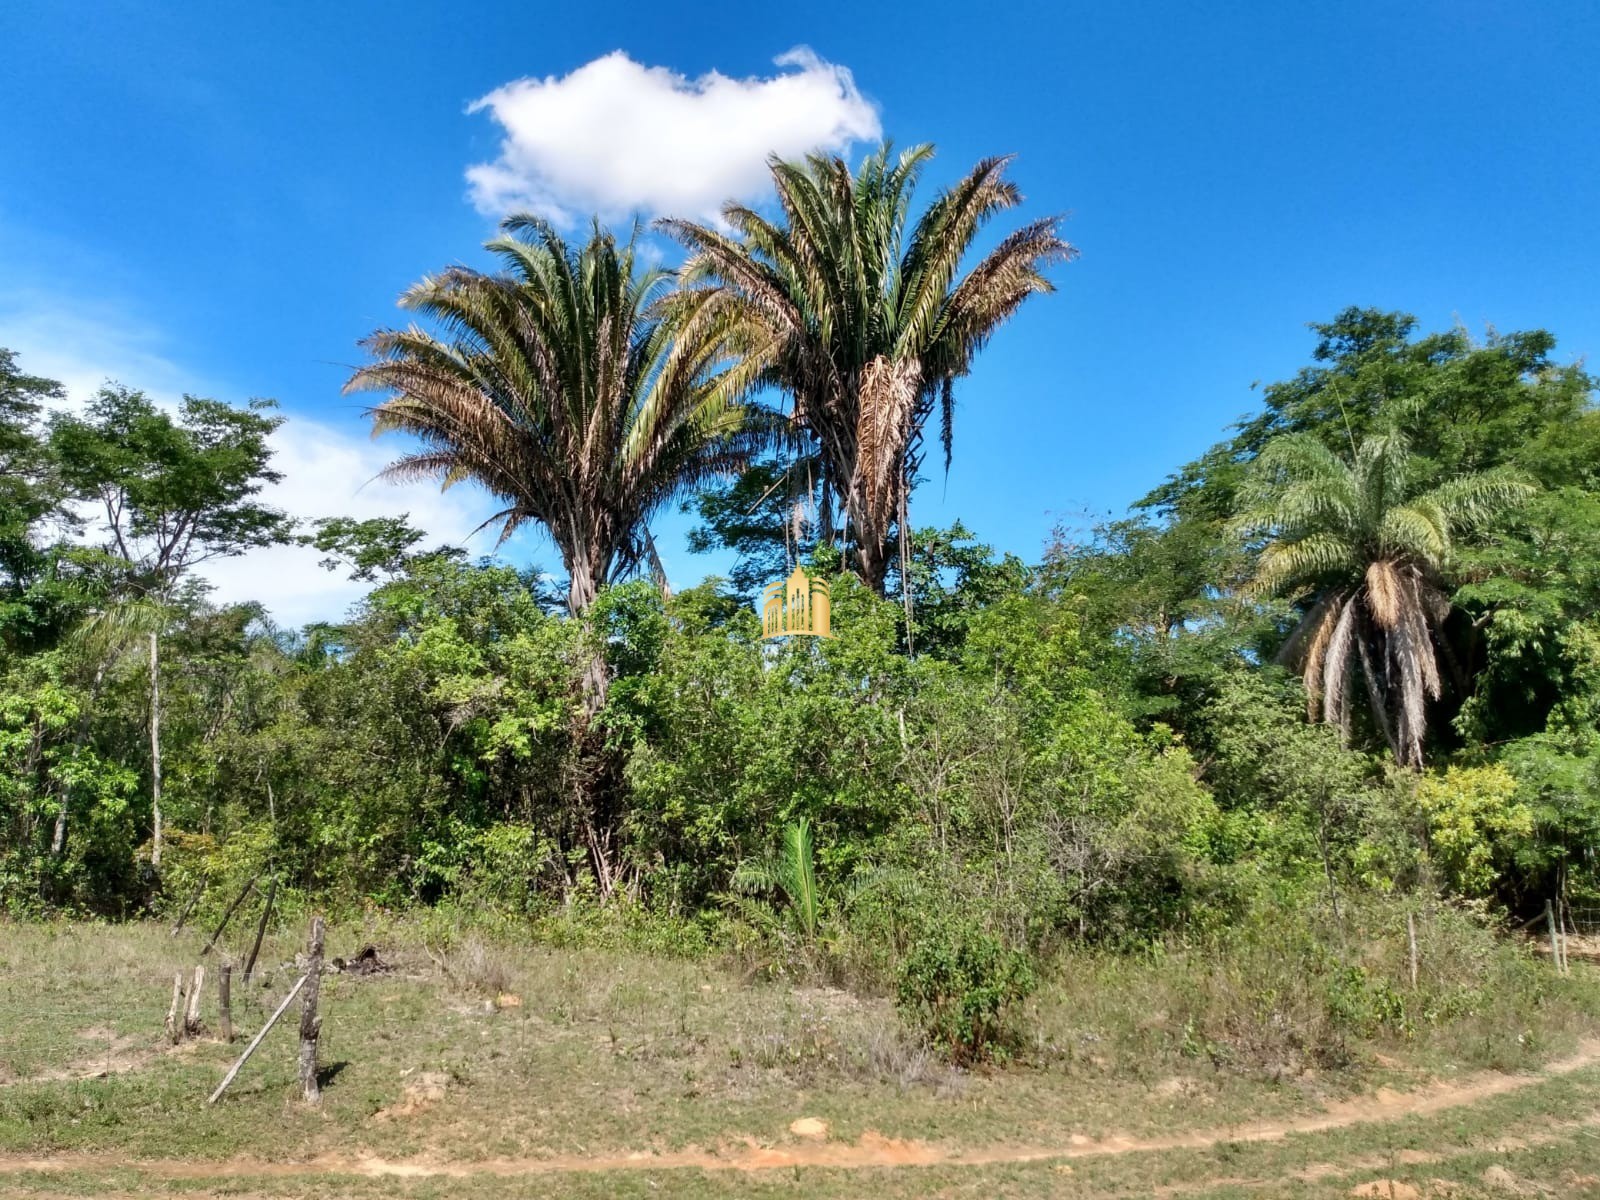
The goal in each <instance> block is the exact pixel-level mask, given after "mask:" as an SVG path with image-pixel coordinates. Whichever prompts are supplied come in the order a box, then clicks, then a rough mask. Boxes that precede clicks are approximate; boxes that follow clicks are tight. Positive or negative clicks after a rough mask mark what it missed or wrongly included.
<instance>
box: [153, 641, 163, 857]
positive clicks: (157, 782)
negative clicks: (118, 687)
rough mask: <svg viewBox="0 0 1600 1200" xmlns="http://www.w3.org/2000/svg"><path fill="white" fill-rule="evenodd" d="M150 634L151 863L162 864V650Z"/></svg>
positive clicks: (159, 643) (158, 642)
mask: <svg viewBox="0 0 1600 1200" xmlns="http://www.w3.org/2000/svg"><path fill="white" fill-rule="evenodd" d="M160 646H161V642H160V638H159V637H158V636H157V635H156V633H155V632H154V631H152V632H151V634H150V822H151V828H152V832H151V838H150V865H151V866H153V867H159V866H160V865H161V652H160Z"/></svg>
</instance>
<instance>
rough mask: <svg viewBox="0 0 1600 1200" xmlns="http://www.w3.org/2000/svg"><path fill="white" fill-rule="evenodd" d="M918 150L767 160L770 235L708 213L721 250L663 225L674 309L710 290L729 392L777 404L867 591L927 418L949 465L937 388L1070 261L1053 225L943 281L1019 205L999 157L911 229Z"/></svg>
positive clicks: (879, 581)
mask: <svg viewBox="0 0 1600 1200" xmlns="http://www.w3.org/2000/svg"><path fill="white" fill-rule="evenodd" d="M932 154H933V149H932V147H931V146H926V145H923V146H915V147H912V148H911V149H909V150H907V151H905V152H904V153H902V154H900V155H899V156H898V157H895V156H893V153H892V150H891V148H890V146H889V145H888V144H887V143H886V144H885V145H884V146H882V147H881V148H880V149H879V150H878V151H877V152H876V153H874V154H872V155H869V156H868V157H867V159H866V161H864V162H863V163H862V164H861V166H860V168H859V169H858V170H857V171H856V172H855V173H854V174H852V173H851V171H850V168H849V166H848V164H846V163H845V162H844V160H843V159H841V158H838V157H832V156H822V155H814V156H811V157H809V158H807V159H806V160H805V161H804V162H803V163H791V162H784V161H782V160H779V159H774V160H773V161H772V164H771V169H772V176H773V180H774V182H775V184H776V185H777V193H778V201H779V205H780V206H781V209H782V213H783V217H782V221H781V223H776V224H775V223H773V222H771V221H768V220H767V219H766V218H764V217H762V216H761V215H759V214H758V213H756V212H754V211H752V210H751V209H749V208H746V207H744V206H741V205H737V204H732V205H729V206H728V207H727V208H726V209H724V211H723V216H724V219H725V220H726V222H727V224H728V225H729V226H730V227H731V228H732V230H733V233H734V236H730V235H729V234H726V233H724V232H722V231H720V230H718V229H713V228H710V227H707V226H703V225H697V224H695V223H693V222H689V221H678V220H674V221H666V222H664V223H663V224H664V227H665V228H667V229H668V230H669V231H670V232H671V233H672V234H673V235H674V236H675V237H677V238H678V239H679V240H680V241H682V242H683V243H684V244H685V245H686V246H687V247H688V248H689V250H690V255H689V258H688V261H687V262H686V263H685V265H684V269H683V277H684V280H685V282H686V283H688V284H691V285H692V284H702V285H705V287H704V288H702V289H694V288H691V289H690V290H689V291H687V292H686V293H685V294H684V300H685V303H687V304H689V305H693V306H700V305H704V304H706V303H707V301H706V300H705V298H704V294H703V293H704V292H705V291H707V290H709V292H710V293H711V296H712V298H711V300H710V302H709V303H710V308H709V310H707V311H708V313H709V312H715V313H716V314H718V319H719V320H720V321H721V322H722V323H723V325H722V327H723V328H725V329H726V330H727V331H728V332H729V336H730V339H731V340H730V342H729V345H730V346H733V347H736V348H737V352H738V362H737V364H736V366H735V368H734V370H733V371H732V372H731V373H730V375H729V376H728V378H727V384H728V385H729V386H730V387H738V388H749V387H754V386H758V385H761V384H768V385H773V386H776V387H779V388H781V389H782V390H784V391H786V392H787V393H788V394H789V395H790V396H791V397H792V398H793V401H794V422H795V425H796V426H797V427H798V429H799V430H801V431H803V433H804V435H805V436H806V437H807V438H808V439H810V441H811V442H812V444H814V447H815V452H816V455H817V457H818V458H819V459H820V464H821V468H822V487H823V507H824V509H827V508H828V507H829V506H830V505H831V499H830V497H836V498H838V499H839V500H840V501H841V502H842V503H843V506H844V508H845V511H846V513H847V515H848V518H849V523H850V526H851V529H852V532H853V536H854V542H855V554H856V566H857V569H858V571H859V572H860V574H861V575H862V577H863V578H864V579H865V580H866V581H867V582H868V583H869V584H871V585H872V586H874V587H876V588H878V589H879V590H881V589H882V587H883V581H884V575H885V571H886V568H887V562H886V547H887V543H888V539H889V530H890V527H891V525H892V524H894V522H895V521H896V520H900V521H902V523H903V520H904V506H905V502H906V499H907V492H908V490H909V486H910V483H911V482H912V480H913V479H914V477H915V473H916V470H917V466H918V464H919V463H920V460H921V454H922V431H923V427H924V425H925V424H926V422H927V420H928V418H929V416H930V415H931V414H932V412H933V410H934V407H935V406H938V407H939V409H940V414H941V415H940V421H941V434H942V440H943V444H944V450H945V458H946V465H947V466H948V463H949V454H950V445H951V426H952V416H953V409H954V396H953V391H952V382H953V381H954V380H955V379H956V378H958V377H959V376H961V375H964V374H966V373H967V371H968V369H969V367H970V366H971V363H972V359H973V356H974V355H975V353H976V352H977V350H978V349H979V348H980V347H981V346H982V345H983V344H984V342H985V341H986V340H987V339H988V338H989V336H990V335H991V334H992V333H993V332H994V330H995V329H996V328H997V327H998V326H999V325H1000V324H1002V323H1003V322H1004V321H1005V320H1006V319H1007V318H1008V317H1010V316H1011V314H1012V313H1014V312H1015V311H1016V310H1017V308H1018V306H1020V305H1021V304H1022V302H1023V301H1024V300H1026V299H1027V298H1028V297H1029V296H1030V295H1032V294H1033V293H1035V292H1043V291H1049V290H1050V283H1049V281H1048V280H1046V279H1045V277H1044V275H1043V274H1042V273H1041V269H1042V268H1043V267H1044V266H1045V265H1046V264H1048V263H1051V262H1054V261H1059V260H1063V259H1067V258H1070V257H1071V256H1072V255H1073V254H1074V251H1073V249H1072V248H1071V247H1070V246H1068V245H1067V244H1066V243H1065V242H1064V241H1062V240H1061V239H1060V238H1059V237H1058V236H1057V224H1058V222H1057V221H1056V220H1055V219H1053V218H1052V219H1045V220H1040V221H1035V222H1033V223H1031V224H1029V225H1025V226H1024V227H1023V228H1021V229H1019V230H1017V231H1016V232H1014V233H1012V234H1010V235H1009V236H1007V237H1006V238H1004V239H1003V240H1002V241H1001V243H1000V244H999V245H998V246H997V247H996V248H995V249H994V250H993V251H991V252H990V253H989V254H988V255H987V256H986V257H984V258H983V259H982V260H981V261H980V262H978V263H977V264H976V265H975V266H973V267H972V268H971V269H970V270H969V271H967V272H966V274H965V275H964V276H960V278H959V279H958V275H960V271H961V265H962V261H963V259H964V258H965V257H966V254H967V251H968V249H969V248H970V247H971V245H972V242H973V240H974V238H975V237H976V236H977V234H978V232H979V231H980V230H981V229H982V228H983V226H984V225H985V224H986V223H987V222H988V221H989V220H990V219H991V218H992V217H994V216H995V215H996V214H998V213H1000V212H1003V211H1005V210H1007V209H1010V208H1013V207H1014V206H1016V205H1017V204H1018V203H1020V201H1021V195H1020V193H1019V192H1018V191H1017V188H1016V185H1015V184H1013V183H1011V182H1010V181H1009V180H1007V179H1005V177H1004V173H1005V167H1006V162H1007V160H1006V159H1003V158H991V159H985V160H984V161H983V162H981V163H979V164H978V165H977V166H976V167H975V168H973V170H972V171H971V173H969V174H968V175H967V176H966V178H964V179H962V180H961V181H960V182H959V183H957V184H956V185H955V186H953V187H951V188H950V189H948V190H947V191H945V192H943V193H942V194H941V195H939V196H938V197H937V198H936V199H935V200H934V202H933V204H932V205H931V206H929V207H928V209H927V210H926V211H925V212H923V214H922V215H921V216H920V217H919V218H917V220H916V222H915V224H914V225H911V224H910V206H911V198H912V192H913V190H914V189H915V186H916V182H917V179H918V176H919V175H920V174H921V171H922V168H923V166H924V164H925V163H926V162H927V161H928V159H929V158H930V157H931V156H932ZM908 225H910V227H909V228H908Z"/></svg>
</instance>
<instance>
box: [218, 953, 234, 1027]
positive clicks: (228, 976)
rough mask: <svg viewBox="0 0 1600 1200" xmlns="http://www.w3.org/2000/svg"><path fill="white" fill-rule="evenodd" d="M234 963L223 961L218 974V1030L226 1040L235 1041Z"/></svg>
mask: <svg viewBox="0 0 1600 1200" xmlns="http://www.w3.org/2000/svg"><path fill="white" fill-rule="evenodd" d="M232 984H233V964H232V963H223V964H222V972H221V974H219V975H218V976H217V1004H218V1009H219V1011H218V1013H217V1032H218V1033H220V1034H221V1035H222V1040H223V1041H225V1042H231V1041H233V996H232V992H233V987H232Z"/></svg>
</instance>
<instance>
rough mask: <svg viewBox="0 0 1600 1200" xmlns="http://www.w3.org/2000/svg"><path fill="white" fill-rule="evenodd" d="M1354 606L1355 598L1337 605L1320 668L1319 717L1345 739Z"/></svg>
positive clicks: (1347, 724)
mask: <svg viewBox="0 0 1600 1200" xmlns="http://www.w3.org/2000/svg"><path fill="white" fill-rule="evenodd" d="M1356 607H1357V606H1356V604H1355V602H1354V601H1347V602H1346V603H1344V604H1343V605H1341V606H1340V608H1339V619H1338V620H1337V621H1336V622H1334V626H1333V632H1332V633H1331V634H1330V635H1329V637H1328V644H1327V648H1326V649H1325V650H1324V652H1323V660H1322V661H1323V662H1324V663H1325V664H1326V666H1325V667H1324V668H1323V676H1324V678H1325V680H1326V683H1325V685H1324V687H1323V700H1322V719H1323V720H1324V721H1326V722H1328V724H1330V725H1337V726H1338V727H1339V731H1340V732H1341V733H1342V734H1343V735H1344V736H1345V737H1346V738H1348V737H1349V733H1350V717H1349V703H1348V696H1347V692H1348V690H1349V668H1350V651H1351V649H1352V647H1353V643H1354V642H1355V641H1356V640H1357V638H1356Z"/></svg>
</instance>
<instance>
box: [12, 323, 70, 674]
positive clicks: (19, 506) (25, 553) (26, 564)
mask: <svg viewBox="0 0 1600 1200" xmlns="http://www.w3.org/2000/svg"><path fill="white" fill-rule="evenodd" d="M64 395H65V393H64V391H63V390H62V387H61V385H60V384H59V383H57V382H55V381H54V380H53V379H41V378H39V377H38V376H34V375H25V374H23V373H22V370H21V369H20V368H19V367H18V366H17V357H16V355H15V354H14V353H12V352H11V351H10V350H6V349H0V639H3V640H4V642H5V643H7V644H11V645H17V644H19V643H26V642H30V641H31V640H32V635H34V634H37V633H38V632H39V630H38V626H39V623H40V620H41V614H40V613H39V612H38V611H37V609H36V607H35V606H34V605H31V604H29V603H28V602H27V599H26V594H27V591H28V589H29V587H30V586H31V585H32V584H33V583H34V582H35V580H36V579H37V578H38V576H39V574H40V573H41V571H42V570H43V568H44V565H45V563H46V561H47V557H48V556H47V555H46V554H45V552H44V551H43V549H42V548H41V546H40V545H39V541H40V539H39V538H38V536H37V535H38V528H39V525H40V523H41V522H42V521H43V520H44V519H45V518H46V517H48V516H50V515H51V514H52V513H54V512H56V511H57V510H58V507H59V504H60V501H61V494H60V489H59V487H57V486H56V482H55V479H54V477H53V476H54V473H53V471H52V470H51V467H50V459H49V446H48V444H47V442H46V441H45V439H44V438H43V437H42V436H41V431H40V424H39V419H40V413H41V411H42V408H43V406H44V405H45V404H47V403H49V402H51V401H58V400H61V399H62V398H63V396H64Z"/></svg>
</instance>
